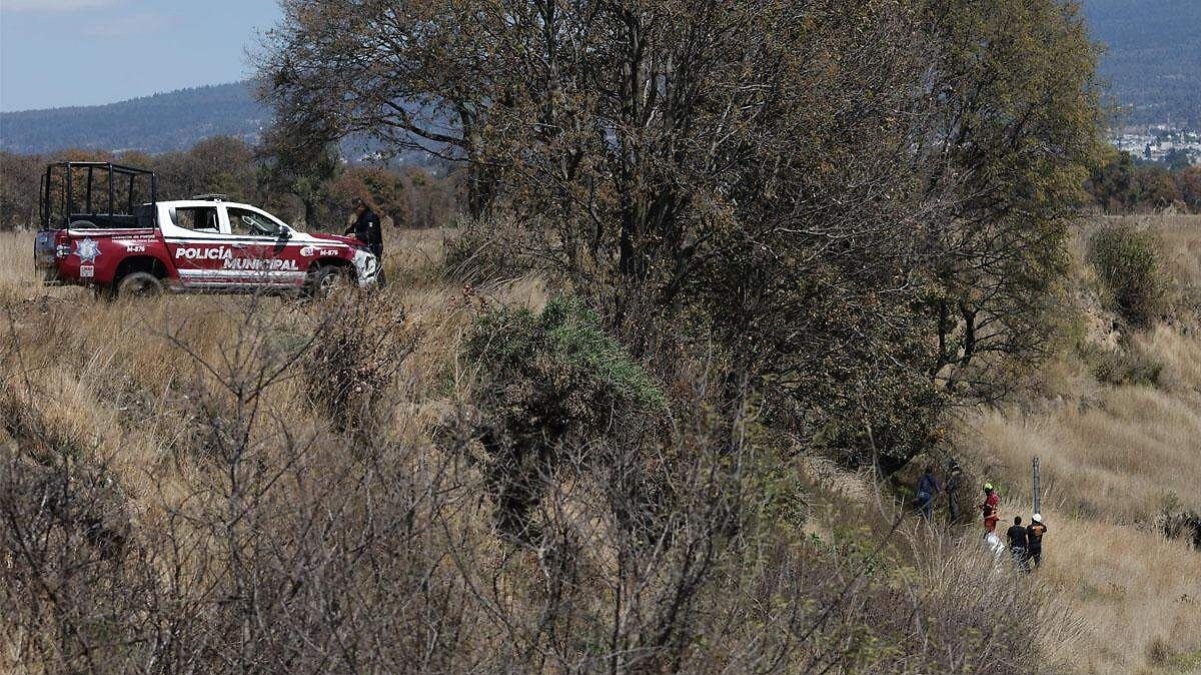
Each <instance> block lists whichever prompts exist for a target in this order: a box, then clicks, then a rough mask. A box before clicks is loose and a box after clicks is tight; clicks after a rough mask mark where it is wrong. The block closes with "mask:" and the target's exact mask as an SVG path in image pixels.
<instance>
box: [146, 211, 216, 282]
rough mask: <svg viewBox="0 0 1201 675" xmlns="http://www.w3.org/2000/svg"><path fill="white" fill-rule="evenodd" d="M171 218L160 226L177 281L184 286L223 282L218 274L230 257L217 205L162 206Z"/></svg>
mask: <svg viewBox="0 0 1201 675" xmlns="http://www.w3.org/2000/svg"><path fill="white" fill-rule="evenodd" d="M166 211H167V213H166V216H167V218H168V219H169V220H170V221H171V222H170V226H169V227H162V231H163V241H164V242H165V243H166V245H167V252H168V253H169V254H170V255H171V260H172V261H173V262H174V263H175V268H176V269H177V270H178V271H179V282H180V284H181V285H183V286H185V287H188V288H206V287H218V288H219V287H221V286H224V285H226V284H225V281H224V279H223V276H222V274H221V271H222V267H223V266H224V263H225V261H226V260H229V259H230V258H232V257H233V249H232V247H231V246H230V242H229V235H228V234H226V233H225V232H222V231H221V220H220V218H219V216H218V213H217V207H216V206H213V205H196V206H176V207H172V208H169V209H167V210H166Z"/></svg>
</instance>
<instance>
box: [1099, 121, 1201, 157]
mask: <svg viewBox="0 0 1201 675" xmlns="http://www.w3.org/2000/svg"><path fill="white" fill-rule="evenodd" d="M1110 141H1111V142H1112V143H1113V145H1114V147H1116V148H1117V149H1118V150H1124V151H1126V152H1128V153H1130V154H1131V155H1132V156H1134V157H1135V158H1137V159H1141V160H1145V161H1149V162H1164V163H1175V162H1181V161H1186V160H1187V162H1188V163H1189V164H1201V133H1198V132H1196V131H1188V130H1184V129H1173V128H1171V127H1169V126H1168V125H1166V124H1156V125H1152V126H1149V127H1140V128H1127V129H1124V130H1122V131H1120V132H1117V133H1115V134H1114V135H1113V136H1112V137H1111V138H1110Z"/></svg>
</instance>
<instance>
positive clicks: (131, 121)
mask: <svg viewBox="0 0 1201 675" xmlns="http://www.w3.org/2000/svg"><path fill="white" fill-rule="evenodd" d="M251 86H252V85H251V84H250V83H249V82H235V83H231V84H219V85H214V86H208V87H196V88H193V89H180V90H178V91H172V92H168V93H163V94H155V95H153V96H146V97H142V98H135V99H130V100H128V101H121V102H120V103H110V104H108V105H97V106H80V107H71V108H52V109H49V110H28V111H22V112H10V113H0V149H3V150H9V151H11V152H20V153H42V152H51V151H54V150H61V149H64V148H86V149H96V150H141V151H143V152H149V153H158V152H168V151H171V150H186V149H188V148H190V147H192V146H193V145H195V144H196V142H197V141H200V140H203V139H205V138H208V137H210V136H217V135H228V136H236V137H238V138H242V139H244V140H246V141H249V142H251V143H254V142H257V141H258V140H259V138H260V137H261V135H262V133H263V130H264V129H265V128H266V127H267V126H268V125H270V123H271V112H270V110H268V109H267V108H265V107H264V106H263V105H262V104H260V103H259V102H258V101H257V100H256V99H255V97H254V92H253V91H252V89H251Z"/></svg>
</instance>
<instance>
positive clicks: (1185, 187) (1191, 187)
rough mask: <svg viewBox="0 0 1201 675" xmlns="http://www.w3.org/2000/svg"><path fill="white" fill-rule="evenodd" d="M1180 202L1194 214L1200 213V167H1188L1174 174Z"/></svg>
mask: <svg viewBox="0 0 1201 675" xmlns="http://www.w3.org/2000/svg"><path fill="white" fill-rule="evenodd" d="M1176 189H1177V191H1178V192H1179V193H1180V200H1181V201H1182V202H1184V203H1185V205H1186V206H1188V208H1190V209H1192V210H1193V212H1194V213H1201V166H1190V167H1188V168H1187V169H1185V170H1183V171H1181V172H1180V173H1178V174H1176Z"/></svg>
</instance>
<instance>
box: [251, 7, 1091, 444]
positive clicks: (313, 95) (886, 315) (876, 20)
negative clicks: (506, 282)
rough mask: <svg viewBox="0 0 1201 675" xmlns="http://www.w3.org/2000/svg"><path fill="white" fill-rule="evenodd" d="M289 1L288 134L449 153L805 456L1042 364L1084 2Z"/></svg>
mask: <svg viewBox="0 0 1201 675" xmlns="http://www.w3.org/2000/svg"><path fill="white" fill-rule="evenodd" d="M285 12H286V18H285V21H284V23H283V24H282V26H281V27H280V29H279V30H277V31H275V32H274V33H273V34H272V36H271V38H270V40H269V49H268V53H269V56H268V58H267V59H265V61H264V63H263V75H264V79H265V80H267V81H269V82H270V83H271V84H270V97H271V99H272V101H274V102H275V104H276V106H277V111H278V112H277V114H278V115H279V117H280V119H281V121H282V122H283V123H285V124H289V123H291V122H293V121H295V120H296V119H298V117H299V119H300V120H302V121H303V122H304V124H308V123H311V122H312V121H313V120H328V121H330V122H329V125H328V126H327V127H325V128H326V129H327V130H332V131H333V132H336V133H348V132H354V131H359V132H368V133H374V134H376V135H377V136H378V137H380V138H381V139H392V140H393V141H394V142H396V143H398V144H402V145H404V144H409V143H411V142H412V138H413V137H417V138H419V139H426V140H429V141H436V142H441V143H446V144H447V145H449V146H451V147H453V148H456V149H457V150H458V151H459V152H458V154H456V155H455V156H456V157H458V158H459V159H462V160H464V161H466V162H467V164H468V169H469V172H470V174H471V177H470V178H469V181H468V182H469V184H470V186H471V187H470V190H471V195H472V196H471V198H470V201H471V203H472V211H473V212H478V211H480V210H482V208H483V202H484V201H489V202H490V203H491V204H492V206H493V208H498V209H504V210H506V211H510V212H512V213H514V214H516V216H517V217H519V218H523V219H526V220H529V221H531V222H532V223H533V224H534V226H535V227H540V228H542V229H545V230H546V231H547V232H548V234H549V235H550V236H547V237H545V238H544V240H545V241H546V242H547V248H546V250H544V251H542V252H541V255H540V259H541V260H543V261H544V263H545V264H546V265H548V267H549V268H550V269H553V270H556V271H558V272H560V273H562V278H563V279H564V280H566V281H568V282H570V283H572V284H573V285H574V286H575V288H578V289H579V290H580V292H581V293H583V294H584V295H585V296H587V297H588V298H590V301H591V302H592V303H593V304H594V305H595V306H596V307H598V308H600V309H602V310H603V312H602V313H603V315H604V316H605V317H606V319H607V321H609V325H610V326H612V327H613V328H614V329H615V330H616V331H617V332H618V333H619V334H620V335H621V336H622V337H623V339H624V340H625V341H626V343H627V344H628V345H629V346H630V348H631V349H632V350H633V353H634V354H635V355H638V356H642V357H646V358H648V359H649V358H652V355H657V354H662V353H664V350H668V351H670V350H673V349H674V350H679V349H680V348H683V349H685V350H687V349H689V348H690V347H692V346H695V347H696V348H698V349H699V348H701V346H702V345H706V344H708V343H707V342H706V341H705V340H704V339H703V338H702V337H701V336H711V337H712V338H714V339H715V343H716V345H717V347H718V348H719V349H721V350H723V351H724V352H725V353H726V354H728V355H729V357H730V360H729V363H730V364H731V366H730V368H731V372H730V373H729V378H728V380H727V381H728V382H730V392H731V396H738V395H741V394H740V393H739V392H743V391H745V390H746V388H747V386H749V387H750V389H751V390H754V391H758V392H761V393H763V394H764V395H765V398H766V400H768V401H770V402H771V404H770V405H769V406H768V408H769V412H770V414H771V415H772V416H773V417H774V419H776V421H777V423H779V424H780V425H783V426H784V427H787V428H789V429H791V430H792V432H793V433H794V434H795V437H797V438H800V439H803V442H805V443H813V444H819V445H826V446H828V447H830V448H831V450H832V451H833V452H835V453H837V454H840V455H841V456H843V457H846V458H848V459H851V460H852V461H855V462H861V461H866V460H867V458H868V457H869V456H870V455H871V454H872V453H873V452H875V451H874V450H869V449H867V448H870V446H871V445H873V439H874V440H875V441H878V442H877V443H875V445H876V447H877V448H878V451H879V452H880V453H883V454H885V455H888V456H889V457H891V458H892V459H894V460H899V461H904V459H905V458H906V457H908V456H909V455H911V454H912V453H913V452H916V451H917V450H918V449H920V448H921V447H923V445H924V444H925V443H927V441H928V440H929V438H930V437H931V435H932V434H933V432H934V427H935V426H936V423H935V420H936V419H937V413H938V411H939V409H940V407H941V405H942V404H943V402H944V401H946V400H954V399H957V398H960V397H964V396H966V397H972V398H974V397H978V396H994V395H997V393H998V392H999V391H1002V390H1003V387H1001V386H1000V385H1002V384H1003V383H1004V381H1003V379H1004V378H1001V377H999V375H1000V374H1001V373H1004V372H1006V370H1007V369H1006V368H1005V367H1001V366H998V364H999V363H1023V362H1027V361H1029V360H1031V359H1033V358H1034V357H1036V356H1037V355H1038V353H1039V349H1040V344H1041V338H1042V337H1043V336H1044V335H1045V333H1046V331H1047V327H1046V324H1045V322H1044V321H1043V319H1044V313H1045V312H1046V310H1047V308H1048V306H1049V305H1048V302H1047V299H1046V298H1047V295H1048V292H1049V290H1050V288H1051V286H1052V285H1053V282H1054V279H1055V277H1056V275H1057V274H1059V273H1060V272H1061V271H1062V269H1063V265H1064V259H1065V257H1064V254H1063V239H1064V236H1065V228H1066V219H1067V217H1068V216H1069V215H1070V214H1071V213H1072V207H1073V206H1074V205H1075V203H1076V202H1078V201H1079V200H1080V198H1081V197H1082V195H1083V193H1082V192H1081V190H1080V184H1081V183H1082V182H1083V180H1084V178H1085V177H1087V166H1088V164H1089V163H1090V162H1091V161H1092V160H1093V159H1094V157H1095V156H1096V154H1097V150H1098V147H1099V144H1098V142H1097V134H1096V130H1097V121H1098V120H1097V112H1096V110H1097V108H1096V91H1095V86H1094V82H1093V66H1094V64H1095V50H1094V49H1093V47H1092V45H1091V44H1090V43H1089V42H1088V40H1087V36H1086V33H1085V30H1084V28H1083V26H1082V25H1081V21H1080V19H1079V17H1078V16H1077V15H1076V13H1075V9H1074V7H1073V6H1072V5H1070V4H1066V3H1061V2H1057V1H1054V0H1037V1H1035V2H1025V1H1018V0H1009V1H1006V2H999V3H976V2H969V1H968V0H960V1H958V2H950V3H946V2H933V1H928V2H925V1H918V0H871V1H869V2H865V3H855V4H853V5H852V4H850V3H844V2H836V1H834V0H817V1H815V2H811V3H807V4H805V5H804V6H801V7H798V6H796V5H795V4H794V3H791V2H784V1H783V0H780V1H778V2H776V1H768V2H761V3H755V4H754V5H747V4H738V3H718V2H700V3H698V2H691V1H689V2H684V1H683V0H680V1H678V2H677V1H668V2H656V3H641V2H600V3H586V4H579V3H568V4H563V3H557V2H548V1H538V0H533V1H518V0H507V1H504V2H499V3H485V2H463V3H453V4H452V5H451V6H448V5H445V4H444V3H432V2H403V3H395V2H376V1H370V0H369V1H366V2H350V1H349V0H289V2H287V3H285ZM379 63H389V64H399V66H398V67H389V68H386V69H381V68H380V67H378V64H379ZM304 124H300V125H299V126H301V127H303V126H304ZM401 132H403V134H409V135H410V136H404V135H403V134H402V135H398V134H400V133H401ZM667 331H671V334H672V335H680V334H682V335H684V336H688V337H690V338H693V339H694V340H695V342H694V343H692V344H691V345H690V344H689V343H688V341H685V344H683V345H681V344H680V343H679V341H678V340H674V339H670V338H667V337H665V332H667ZM660 362H661V363H663V361H660ZM948 394H949V395H950V396H951V398H950V399H948V398H947V395H948ZM897 401H904V402H905V405H906V406H911V407H908V408H906V407H904V406H899V405H898V404H897V403H896V402H897Z"/></svg>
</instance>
